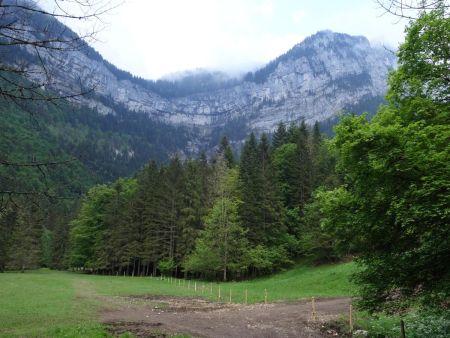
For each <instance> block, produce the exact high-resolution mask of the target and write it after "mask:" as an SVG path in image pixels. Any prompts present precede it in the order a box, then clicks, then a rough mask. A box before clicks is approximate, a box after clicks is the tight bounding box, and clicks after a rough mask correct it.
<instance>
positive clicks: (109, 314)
mask: <svg viewBox="0 0 450 338" xmlns="http://www.w3.org/2000/svg"><path fill="white" fill-rule="evenodd" d="M122 298H123V299H122V301H123V303H122V304H124V306H122V307H120V308H115V309H111V310H107V311H104V312H103V313H102V314H101V320H102V322H104V323H105V324H107V325H108V326H109V328H110V329H111V331H112V333H113V334H117V335H119V334H122V333H125V332H130V333H132V334H134V335H136V336H137V337H166V336H168V335H170V334H175V333H187V334H190V335H192V336H194V337H214V338H215V337H249V338H250V337H273V338H275V337H300V338H319V337H324V335H323V334H322V333H320V330H319V328H320V323H321V322H325V321H330V320H333V319H336V318H337V317H338V316H339V315H340V314H344V313H346V311H347V310H348V306H349V303H350V299H348V298H338V299H321V300H316V311H317V318H318V319H317V321H312V320H311V303H310V302H306V301H297V302H288V303H272V304H267V305H264V304H256V305H241V304H221V303H213V302H209V301H206V300H203V299H193V298H174V297H162V296H135V297H122ZM125 304H126V305H125ZM328 337H329V336H328Z"/></svg>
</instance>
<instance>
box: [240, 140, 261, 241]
mask: <svg viewBox="0 0 450 338" xmlns="http://www.w3.org/2000/svg"><path fill="white" fill-rule="evenodd" d="M257 147H258V145H257V142H256V137H255V135H254V134H253V133H252V134H251V135H250V137H249V139H248V140H247V141H246V142H245V145H244V149H243V150H242V154H241V164H240V166H239V184H240V192H241V200H242V204H241V205H240V206H239V216H240V218H241V220H242V224H243V226H244V227H245V228H246V229H248V239H249V241H250V242H251V243H261V242H262V241H263V239H264V235H263V231H262V229H261V224H262V223H263V217H262V214H261V212H260V211H261V193H262V190H263V185H262V184H263V181H262V175H261V172H260V170H261V167H260V163H259V156H258V149H257Z"/></svg>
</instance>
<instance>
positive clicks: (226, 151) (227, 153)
mask: <svg viewBox="0 0 450 338" xmlns="http://www.w3.org/2000/svg"><path fill="white" fill-rule="evenodd" d="M217 153H218V154H223V156H224V158H225V161H226V163H227V166H228V168H233V167H234V165H235V161H234V155H233V150H232V149H231V146H230V141H229V140H228V138H227V137H226V136H224V137H222V140H221V141H220V145H219V149H218V151H217Z"/></svg>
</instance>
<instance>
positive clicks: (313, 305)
mask: <svg viewBox="0 0 450 338" xmlns="http://www.w3.org/2000/svg"><path fill="white" fill-rule="evenodd" d="M311 307H312V313H311V318H312V320H316V319H317V316H316V300H315V299H314V297H312V298H311Z"/></svg>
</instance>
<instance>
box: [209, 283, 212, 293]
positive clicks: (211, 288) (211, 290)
mask: <svg viewBox="0 0 450 338" xmlns="http://www.w3.org/2000/svg"><path fill="white" fill-rule="evenodd" d="M209 293H210V294H212V283H211V289H210V292H209Z"/></svg>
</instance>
